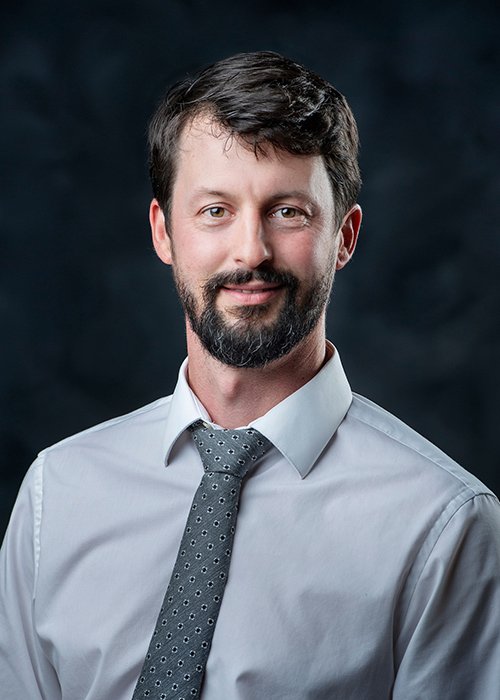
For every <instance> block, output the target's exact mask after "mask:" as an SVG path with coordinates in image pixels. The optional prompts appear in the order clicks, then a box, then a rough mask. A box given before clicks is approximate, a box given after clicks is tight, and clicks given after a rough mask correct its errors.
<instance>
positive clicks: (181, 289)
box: [173, 263, 332, 368]
mask: <svg viewBox="0 0 500 700" xmlns="http://www.w3.org/2000/svg"><path fill="white" fill-rule="evenodd" d="M173 272H174V279H175V284H176V287H177V292H178V294H179V297H180V299H181V302H182V305H183V307H184V310H185V312H186V315H187V317H188V320H189V323H190V325H191V328H192V330H193V332H194V333H196V335H197V336H198V338H199V339H200V341H201V343H202V345H203V347H204V348H205V349H206V350H207V351H208V352H209V353H210V354H211V355H212V356H213V357H215V358H216V359H217V360H219V361H220V362H222V363H223V364H225V365H229V366H230V367H250V368H256V367H263V366H265V365H266V364H268V363H269V362H272V361H273V360H277V359H279V358H280V357H283V356H284V355H287V354H288V353H289V352H290V351H291V350H292V349H293V348H294V347H295V346H296V345H298V344H299V343H300V342H301V341H302V340H303V339H304V338H306V337H307V336H308V335H309V334H310V333H311V332H312V330H313V329H314V328H315V326H316V325H317V323H318V321H319V319H320V318H321V314H322V312H323V310H324V308H325V306H326V305H327V303H328V299H329V296H330V288H331V283H332V280H331V279H330V278H328V276H324V277H323V278H322V279H320V280H317V281H316V283H312V284H311V285H310V286H309V287H308V288H307V289H306V290H305V293H304V298H303V299H301V300H300V303H299V302H298V299H297V297H298V291H299V287H300V283H299V280H298V279H297V277H295V276H294V275H293V274H291V273H290V272H284V271H279V270H275V269H273V268H269V267H261V268H258V269H257V270H253V271H252V270H247V271H243V270H237V271H235V272H232V273H222V274H218V275H214V276H213V277H211V278H210V279H209V280H208V281H207V282H206V283H205V285H204V286H203V302H204V304H203V309H202V310H201V312H200V311H199V310H198V309H197V304H196V301H195V299H194V297H193V295H192V294H191V292H190V291H189V290H188V288H187V286H186V285H185V284H184V282H183V281H182V280H181V279H180V277H179V275H178V274H177V273H176V269H175V263H174V266H173ZM250 281H257V282H265V283H273V284H279V285H282V286H283V287H284V288H285V290H286V291H285V299H284V301H283V304H282V308H281V309H280V310H279V312H278V316H277V318H276V319H275V320H274V321H270V322H267V323H266V321H265V320H264V319H263V317H265V315H266V314H267V312H268V310H269V306H270V304H261V305H257V306H234V307H230V308H229V309H227V310H226V311H225V313H226V314H230V315H231V316H233V317H236V321H235V322H234V323H228V322H227V321H226V320H225V318H224V313H223V312H221V311H220V310H218V309H217V308H216V306H215V304H216V299H217V295H218V294H219V292H220V289H221V288H222V287H225V286H233V287H234V286H237V285H243V284H246V283H248V282H250Z"/></svg>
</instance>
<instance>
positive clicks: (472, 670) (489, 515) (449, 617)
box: [392, 494, 500, 700]
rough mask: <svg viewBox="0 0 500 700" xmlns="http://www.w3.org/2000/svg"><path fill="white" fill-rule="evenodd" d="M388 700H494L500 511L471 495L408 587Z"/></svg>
mask: <svg viewBox="0 0 500 700" xmlns="http://www.w3.org/2000/svg"><path fill="white" fill-rule="evenodd" d="M395 663H396V680H395V683H394V688H393V696H392V698H393V700H422V698H428V699H429V700H434V699H435V700H437V699H438V698H439V700H479V699H480V700H500V504H499V503H498V500H497V499H496V498H495V497H494V496H493V495H492V494H483V495H479V496H475V497H474V498H471V499H470V500H468V501H466V502H465V503H464V504H463V505H461V506H460V507H459V508H458V509H457V510H456V511H455V513H454V514H453V516H452V517H451V518H449V519H448V521H447V522H446V524H445V526H444V528H443V529H442V531H441V532H440V534H439V536H438V537H437V539H436V541H435V543H434V544H433V546H432V548H431V550H430V551H429V552H426V553H425V562H424V564H423V566H422V567H421V569H420V573H419V575H418V578H417V581H416V583H415V585H414V586H413V588H412V591H411V595H410V597H409V602H408V605H407V610H406V613H405V615H404V622H403V624H402V627H401V633H400V635H399V639H398V641H397V644H396V657H395Z"/></svg>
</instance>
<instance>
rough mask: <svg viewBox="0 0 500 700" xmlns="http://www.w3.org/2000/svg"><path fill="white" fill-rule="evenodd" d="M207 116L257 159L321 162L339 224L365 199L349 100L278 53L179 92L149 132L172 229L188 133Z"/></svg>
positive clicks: (206, 74) (153, 170) (218, 69)
mask: <svg viewBox="0 0 500 700" xmlns="http://www.w3.org/2000/svg"><path fill="white" fill-rule="evenodd" d="M201 114H204V115H207V116H208V117H209V118H210V119H211V120H213V121H214V122H215V123H216V124H218V125H220V126H221V127H223V129H224V130H225V131H227V133H228V134H231V135H232V136H237V137H239V138H240V139H241V140H242V142H245V143H247V144H248V147H249V148H250V149H253V150H254V152H255V153H256V154H258V153H259V151H262V149H263V148H264V149H265V148H266V146H267V145H272V146H273V147H274V148H276V149H279V150H281V151H284V152H286V153H290V154H292V155H320V156H322V158H323V161H324V163H325V167H326V170H327V173H328V177H329V178H330V182H331V185H332V192H333V197H334V201H335V205H336V206H335V210H336V215H337V223H338V224H340V221H341V220H342V217H343V216H344V214H345V213H346V212H347V211H348V210H349V209H350V207H352V206H353V205H354V204H355V202H356V199H357V197H358V194H359V189H360V186H361V178H360V174H359V168H358V162H357V157H358V132H357V128H356V122H355V120H354V117H353V114H352V112H351V110H350V108H349V105H348V104H347V102H346V100H345V98H344V97H343V96H342V95H341V94H340V93H339V92H338V91H337V90H336V89H335V88H334V87H332V85H330V83H328V82H327V81H326V80H324V79H323V78H321V77H319V76H318V75H316V73H313V72H312V71H310V70H308V69H307V68H304V67H303V66H300V65H299V64H297V63H294V62H293V61H291V60H289V59H287V58H284V57H283V56H280V55H279V54H277V53H273V52H271V51H261V52H256V53H245V54H238V55H236V56H232V57H230V58H227V59H224V60H222V61H219V62H218V63H215V64H213V65H211V66H209V67H208V68H206V69H205V70H203V71H202V72H201V73H200V74H199V75H196V76H193V77H190V78H187V79H186V80H183V81H182V82H179V83H177V84H176V85H174V86H173V87H172V88H171V89H170V90H169V91H168V92H167V94H166V96H165V99H164V100H163V102H162V103H161V104H160V106H159V107H158V109H157V111H156V113H155V114H154V116H153V118H152V120H151V123H150V128H149V148H150V175H151V182H152V185H153V193H154V196H155V197H156V199H157V200H158V202H159V204H160V206H161V208H162V210H163V213H164V215H165V219H166V222H167V227H168V226H169V222H170V208H171V199H172V191H173V184H174V181H175V176H176V168H177V162H178V146H179V139H180V136H181V134H182V132H183V130H184V128H185V127H186V126H187V125H188V124H189V123H190V122H192V120H193V119H194V118H196V117H198V116H200V115H201Z"/></svg>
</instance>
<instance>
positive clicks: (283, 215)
mask: <svg viewBox="0 0 500 700" xmlns="http://www.w3.org/2000/svg"><path fill="white" fill-rule="evenodd" d="M300 214H301V212H300V211H299V210H298V209H296V208H295V207H281V209H277V210H276V211H275V212H274V214H273V216H277V217H279V218H280V219H294V218H295V217H296V216H299V215H300Z"/></svg>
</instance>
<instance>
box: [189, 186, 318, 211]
mask: <svg viewBox="0 0 500 700" xmlns="http://www.w3.org/2000/svg"><path fill="white" fill-rule="evenodd" d="M193 195H194V196H195V197H200V196H204V195H205V196H206V195H209V196H210V197H218V198H220V199H226V198H229V199H231V198H232V195H231V194H230V193H229V192H224V191H223V190H212V189H209V188H208V187H198V188H196V189H194V190H193ZM288 197H291V198H295V199H300V200H302V201H304V202H306V203H307V204H310V205H311V206H312V207H315V208H316V207H317V206H318V203H317V201H316V200H315V199H313V198H312V197H310V196H309V195H308V194H306V193H305V192H303V191H302V190H282V191H280V192H274V193H271V195H270V196H269V197H267V200H268V201H269V203H271V202H273V201H276V200H279V199H287V198H288Z"/></svg>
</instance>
